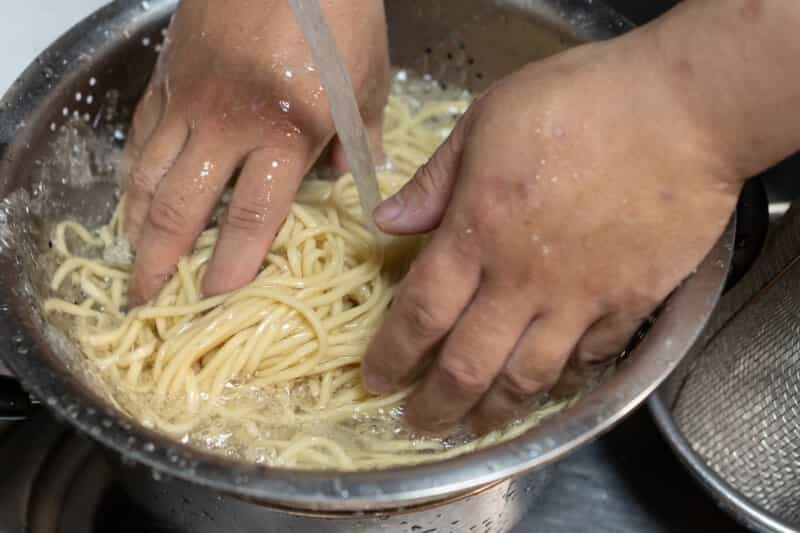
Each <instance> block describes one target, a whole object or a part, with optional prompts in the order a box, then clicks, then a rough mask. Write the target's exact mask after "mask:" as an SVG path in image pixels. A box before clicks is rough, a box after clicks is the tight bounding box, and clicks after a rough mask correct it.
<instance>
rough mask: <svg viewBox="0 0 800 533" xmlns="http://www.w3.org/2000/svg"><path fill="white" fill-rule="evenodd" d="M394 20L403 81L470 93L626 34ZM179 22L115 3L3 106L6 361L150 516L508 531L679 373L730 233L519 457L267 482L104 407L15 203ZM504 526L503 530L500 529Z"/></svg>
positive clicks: (154, 1)
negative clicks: (51, 312) (70, 127)
mask: <svg viewBox="0 0 800 533" xmlns="http://www.w3.org/2000/svg"><path fill="white" fill-rule="evenodd" d="M386 4H387V10H388V17H389V26H390V41H391V46H392V56H393V61H394V63H395V64H396V65H400V66H406V67H411V68H415V69H417V70H419V71H423V72H429V73H431V74H432V75H433V76H435V77H436V78H438V79H441V80H444V81H447V82H451V83H456V84H461V85H464V86H467V87H468V88H470V89H473V90H476V91H479V90H481V89H483V88H485V87H486V86H487V84H488V83H490V82H491V81H492V80H494V79H497V78H498V77H500V76H503V75H505V74H507V73H509V72H511V71H512V70H514V69H515V68H517V67H519V66H520V65H522V64H524V63H526V62H529V61H532V60H536V59H539V58H541V57H544V56H547V55H549V54H552V53H554V52H557V51H559V50H561V49H563V48H564V47H567V46H570V45H573V44H577V43H580V42H583V41H588V40H593V39H602V38H608V37H612V36H614V35H616V34H618V33H620V32H622V31H624V30H626V29H627V28H629V24H628V23H627V22H626V21H625V20H624V19H622V18H621V17H619V16H618V15H616V14H615V13H614V12H612V11H610V10H609V9H608V8H607V7H605V6H604V5H603V4H601V3H600V2H599V1H597V0H594V1H593V0H538V1H536V0H387V1H386ZM173 8H174V1H171V0H150V1H149V2H141V1H139V0H121V1H117V2H114V3H112V4H110V5H109V6H108V7H106V8H104V9H102V10H100V11H98V12H97V13H95V14H94V15H92V16H91V17H89V18H88V19H86V20H85V21H84V22H82V23H81V24H79V25H78V26H76V27H75V28H74V29H73V30H72V31H70V32H69V33H67V34H66V35H65V36H64V37H62V38H61V39H59V40H58V41H57V42H56V43H55V44H54V45H53V46H52V47H51V48H49V49H48V50H47V51H45V52H44V53H43V54H42V55H41V56H40V57H39V58H38V59H37V60H36V62H34V63H33V64H32V65H31V66H30V67H29V68H28V70H26V72H25V73H24V74H23V75H22V76H21V77H20V78H19V79H18V80H17V82H16V83H15V84H14V86H13V87H12V88H11V90H10V91H9V92H8V93H7V94H6V96H5V98H4V99H3V100H2V102H0V111H2V116H1V117H0V156H2V160H1V161H0V195H2V197H3V198H5V199H6V200H5V201H4V204H3V205H2V206H0V207H2V209H0V301H1V302H3V304H2V305H0V355H2V358H3V359H4V360H5V362H6V363H7V365H8V367H9V368H10V369H11V371H12V372H13V373H14V374H15V375H16V376H17V377H18V378H19V379H20V380H21V382H22V383H23V384H24V386H25V387H26V389H27V390H28V391H29V392H31V393H32V394H33V395H34V396H35V397H37V398H39V399H41V400H42V402H43V403H44V404H45V405H46V406H47V408H48V409H50V410H52V411H53V412H54V413H56V414H57V415H59V416H60V417H61V418H63V419H65V420H67V421H68V422H69V423H71V424H73V425H74V426H76V427H77V428H79V429H80V430H81V431H83V432H85V433H87V434H89V435H91V437H92V438H94V439H96V440H97V441H99V442H100V443H102V444H104V445H105V446H107V447H108V448H109V449H110V450H113V451H115V452H117V453H118V454H119V456H120V457H121V458H122V461H123V462H124V463H125V464H128V465H131V464H135V465H139V466H136V467H133V466H131V467H130V468H123V470H124V471H125V472H127V474H126V475H127V478H128V481H129V486H130V487H131V491H132V493H133V494H134V495H138V496H139V500H140V501H142V502H145V503H146V504H147V505H148V507H149V508H150V509H152V510H153V511H155V512H156V514H158V515H159V516H162V517H165V518H167V519H169V520H170V521H171V522H178V523H183V525H184V526H186V527H187V528H188V529H190V530H192V531H211V530H217V529H224V530H226V531H249V530H251V529H250V528H254V527H255V528H258V527H259V525H261V526H264V524H275V526H269V527H268V528H267V529H270V530H272V529H273V527H274V530H280V531H292V530H295V531H306V530H309V531H311V530H314V531H351V530H355V529H360V530H379V529H384V528H386V527H388V526H390V525H391V526H392V527H397V528H401V529H403V528H406V529H408V530H413V531H420V532H421V531H424V530H429V531H430V530H436V531H442V530H470V529H471V528H472V526H476V527H477V528H480V529H483V530H490V531H491V530H494V531H504V530H506V529H507V528H508V527H510V526H511V525H512V524H513V523H514V522H515V521H516V520H517V519H518V518H519V516H521V513H523V512H524V511H525V509H526V506H527V504H528V502H530V501H531V500H532V498H523V497H522V495H524V494H525V493H526V492H529V493H530V492H531V491H533V492H535V491H536V490H540V488H541V486H542V483H543V477H542V476H543V475H544V474H543V473H542V468H543V467H544V466H546V465H547V464H549V463H552V462H553V461H556V460H558V459H559V458H561V457H563V456H564V455H566V454H568V453H570V452H571V451H573V450H574V449H575V448H576V447H578V446H580V445H581V444H584V443H586V442H588V441H589V440H591V439H592V438H594V437H596V436H597V435H599V434H600V433H602V432H604V431H606V430H608V429H609V428H610V427H612V426H613V425H614V424H615V423H616V422H618V421H619V420H620V419H621V418H623V417H624V416H625V415H626V414H627V413H629V412H630V411H631V410H632V409H634V408H635V407H636V406H637V405H638V404H639V403H641V402H642V401H643V400H644V399H645V398H646V397H647V395H648V394H650V392H651V391H652V390H653V389H654V388H655V387H656V386H658V384H659V383H660V382H661V381H662V380H663V379H664V378H665V377H666V376H667V374H668V373H669V372H670V371H671V370H672V369H673V368H674V367H675V366H676V365H677V364H678V362H679V361H680V359H681V357H682V356H683V355H684V354H685V353H686V351H687V350H688V349H689V347H690V346H691V345H692V343H693V342H694V340H695V338H696V337H697V335H698V334H699V332H700V330H701V329H702V327H703V325H704V323H705V322H706V320H707V318H708V316H709V313H710V312H711V310H712V309H713V308H714V305H715V303H716V301H717V299H718V297H719V294H720V292H721V291H722V288H723V285H724V283H725V280H726V277H727V276H728V265H729V263H730V260H731V255H732V248H733V247H732V241H733V224H731V226H730V227H729V228H728V230H727V231H726V232H725V234H724V235H723V237H722V238H721V239H720V241H719V242H718V243H717V245H716V246H715V247H714V248H713V250H712V251H711V252H710V254H709V256H708V257H707V258H706V260H705V261H704V262H703V263H702V265H701V266H700V267H699V268H698V270H697V272H696V273H695V274H694V275H692V276H691V277H690V278H689V279H688V280H686V281H685V282H684V283H683V284H682V285H681V286H680V287H679V288H678V289H677V290H676V291H675V292H674V294H673V295H672V296H671V297H670V299H669V301H668V302H667V303H666V304H665V306H664V307H663V310H662V311H661V312H660V314H659V316H658V318H657V319H656V320H655V322H654V324H653V325H652V327H651V328H650V329H649V331H648V333H647V334H646V335H645V336H644V338H643V339H642V341H641V342H640V343H639V344H638V346H637V347H636V348H635V350H634V352H633V353H632V354H631V355H630V356H629V357H628V358H626V359H625V360H624V361H623V362H622V363H621V364H620V365H619V368H618V370H617V372H616V373H615V374H614V375H613V376H611V377H610V378H609V379H608V380H607V381H606V382H605V383H603V384H602V385H601V386H600V387H599V388H597V389H596V390H595V391H593V392H592V393H591V394H589V395H588V397H587V398H586V399H585V400H584V401H582V402H580V403H579V404H578V405H576V406H574V407H572V408H570V409H569V410H567V411H565V412H563V413H562V414H560V415H557V416H554V417H552V418H550V419H548V420H547V421H545V422H544V423H543V424H542V425H540V426H539V427H537V428H534V429H533V430H531V431H530V432H529V433H527V434H525V435H523V436H521V437H519V438H517V439H514V440H512V441H510V442H506V443H503V444H500V445H497V446H494V447H491V448H489V449H485V450H481V451H478V452H476V453H472V454H469V455H466V456H463V457H458V458H454V459H450V460H447V461H442V462H438V463H433V464H425V465H420V466H414V467H406V468H396V469H391V470H386V471H373V472H358V473H344V474H331V473H329V472H314V471H293V470H286V469H277V468H269V469H267V468H263V467H260V466H257V465H252V464H241V463H236V462H232V461H229V460H226V459H225V458H223V457H219V456H214V455H210V454H206V453H202V452H199V451H197V450H193V449H189V448H186V447H184V446H181V445H180V444H178V443H176V442H174V441H172V440H170V439H167V438H165V437H164V436H162V435H159V434H157V433H155V432H153V431H150V430H148V429H147V428H144V427H142V426H141V425H139V424H138V423H136V422H135V421H133V420H130V419H129V418H127V417H126V416H124V415H123V414H121V413H119V412H117V411H116V410H114V409H113V408H112V407H110V405H109V403H108V402H107V401H106V400H105V399H104V397H103V395H102V393H101V392H100V391H99V390H98V389H97V387H95V386H94V385H93V382H92V379H91V375H90V373H89V372H87V369H86V365H85V364H84V362H83V359H82V357H81V356H80V354H79V353H77V350H76V349H75V347H74V346H72V345H71V344H70V343H68V342H65V341H64V339H63V337H59V335H58V334H56V333H54V332H53V330H52V328H50V327H48V326H47V324H46V323H45V322H44V321H43V319H42V317H41V314H40V310H39V306H38V304H37V299H36V293H37V290H36V288H37V287H39V286H41V280H40V279H39V278H38V277H37V275H36V271H37V264H38V260H39V258H40V256H41V252H42V250H43V246H46V237H45V238H43V236H42V231H41V229H40V227H39V225H37V224H39V223H38V222H37V220H36V217H35V216H34V214H33V213H32V212H30V211H29V210H28V209H26V208H25V207H26V198H27V197H26V196H25V194H24V193H20V190H27V191H28V194H31V193H32V192H35V191H31V184H32V183H33V182H36V181H41V180H42V179H52V180H55V179H57V175H58V173H57V171H53V169H50V171H48V172H46V170H47V169H48V167H49V166H50V165H51V162H53V161H54V158H53V154H52V147H51V145H50V141H51V140H52V138H53V135H54V134H53V133H52V132H53V130H57V129H58V127H59V125H60V124H62V123H63V122H64V120H65V115H71V114H76V113H77V115H78V116H83V115H84V114H88V115H87V118H89V119H90V120H89V122H92V120H93V117H99V116H100V114H101V113H102V110H103V107H102V106H103V103H104V102H103V98H102V96H103V95H112V94H115V93H112V92H109V91H111V90H112V89H114V90H116V91H117V93H116V94H117V95H118V98H119V101H120V102H121V103H122V104H123V107H124V106H125V105H126V104H127V105H128V106H130V105H132V104H133V103H134V102H135V101H136V98H137V96H138V95H139V94H140V92H141V91H142V89H143V87H144V84H145V83H146V81H147V78H148V74H149V72H150V69H151V67H152V64H153V62H154V60H155V57H156V53H155V51H154V48H153V46H145V44H146V43H152V42H156V41H158V40H160V30H161V29H162V28H163V27H164V26H165V24H166V23H167V20H168V17H169V15H170V13H171V11H172V10H173ZM587 91H590V88H587ZM78 93H80V94H81V96H78ZM88 94H92V95H93V98H92V99H91V101H90V100H89V99H88V98H85V96H86V95H88ZM43 169H44V170H43ZM56 170H57V169H56ZM43 176H44V178H43ZM48 176H50V178H48ZM53 186H57V183H55V182H54V183H53ZM66 197H68V198H69V201H66V202H62V203H59V204H58V205H55V204H54V205H52V206H45V211H46V212H45V213H44V215H45V216H46V217H63V216H66V215H69V216H78V217H80V218H81V219H84V220H85V219H87V217H89V218H91V217H92V216H95V217H97V216H101V215H103V214H105V213H107V212H108V207H109V205H110V202H111V198H112V197H111V196H110V188H109V187H105V188H103V187H95V188H93V189H87V190H81V191H78V194H74V191H73V194H72V195H71V196H69V195H67V196H65V198H66ZM11 198H14V201H10V199H11ZM48 209H50V210H49V211H48ZM155 481H158V483H154V482H155ZM515 494H516V495H517V498H516V499H515V497H514V495H515ZM514 502H516V503H514ZM400 509H405V511H402V510H400ZM501 512H502V513H505V516H506V518H505V519H501V518H498V516H499V515H500V514H501ZM354 513H370V514H369V515H368V516H358V515H357V514H354ZM404 513H405V514H404ZM385 517H390V518H389V520H390V521H389V522H386V521H385V520H386V518H385ZM210 520H218V521H217V522H212V521H210ZM459 524H460V525H459ZM431 528H434V529H431ZM472 530H474V529H472Z"/></svg>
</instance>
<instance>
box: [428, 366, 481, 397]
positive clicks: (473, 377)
mask: <svg viewBox="0 0 800 533" xmlns="http://www.w3.org/2000/svg"><path fill="white" fill-rule="evenodd" d="M439 372H441V374H442V376H443V377H444V379H445V380H446V381H447V382H449V383H451V384H453V385H455V386H456V388H457V389H459V390H461V391H462V392H464V393H466V394H467V395H469V396H471V397H477V396H481V395H482V394H483V393H485V392H486V391H487V390H489V386H490V385H491V379H490V377H489V376H486V375H485V373H484V372H481V370H480V369H479V368H477V367H476V366H475V365H473V364H470V362H469V361H468V360H467V359H465V358H449V359H440V362H439Z"/></svg>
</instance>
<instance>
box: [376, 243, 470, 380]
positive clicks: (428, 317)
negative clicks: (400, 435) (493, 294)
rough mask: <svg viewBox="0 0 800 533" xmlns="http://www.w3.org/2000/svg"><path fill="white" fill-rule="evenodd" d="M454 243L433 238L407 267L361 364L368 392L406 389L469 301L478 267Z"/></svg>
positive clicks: (464, 251) (458, 245) (460, 244)
mask: <svg viewBox="0 0 800 533" xmlns="http://www.w3.org/2000/svg"><path fill="white" fill-rule="evenodd" d="M457 240H458V239H457V238H453V237H451V236H450V235H449V234H445V233H437V234H436V235H434V237H433V240H432V241H431V243H430V244H429V245H428V247H427V248H425V250H423V251H422V253H421V254H420V256H419V257H418V258H417V260H416V261H415V262H414V264H413V265H412V266H411V270H410V271H409V272H408V274H407V276H406V279H405V281H404V283H403V287H402V288H401V289H400V291H399V292H398V294H397V295H396V296H395V299H394V301H393V303H392V306H391V307H390V308H389V312H388V315H387V317H386V320H385V321H384V323H383V326H381V328H380V330H379V331H378V333H377V334H376V335H375V337H374V338H373V339H372V342H370V345H369V348H368V349H367V353H366V355H365V356H364V361H363V363H362V373H363V376H364V383H365V385H366V387H367V389H368V390H370V391H371V392H373V393H376V394H381V393H387V392H390V391H392V390H396V389H398V388H400V387H402V386H404V385H406V384H408V383H409V382H410V381H411V380H412V379H413V377H414V376H415V375H416V373H417V370H418V369H419V367H420V366H421V365H422V364H424V362H425V360H426V355H428V354H429V352H430V350H431V349H432V348H433V347H434V346H435V345H436V344H437V343H439V341H441V340H442V339H443V338H444V337H445V335H446V334H447V332H448V331H449V330H450V328H451V327H452V326H453V324H454V323H455V322H456V320H457V319H458V317H459V315H461V312H462V311H463V310H464V308H465V307H466V306H467V304H468V303H469V301H470V300H471V299H472V297H473V295H474V293H475V290H476V289H477V287H478V282H479V280H480V266H479V263H478V261H477V260H476V259H475V257H474V256H472V255H471V251H470V250H469V249H467V248H465V246H463V244H462V243H458V242H457Z"/></svg>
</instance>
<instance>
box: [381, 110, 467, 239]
mask: <svg viewBox="0 0 800 533" xmlns="http://www.w3.org/2000/svg"><path fill="white" fill-rule="evenodd" d="M466 122H467V121H466V116H464V117H462V118H461V120H459V121H458V123H457V124H456V127H455V128H454V129H453V131H452V132H451V133H450V136H449V137H448V138H447V140H445V142H444V144H442V145H441V146H439V148H438V149H437V150H436V152H434V154H433V156H432V157H431V158H430V160H428V162H427V163H425V164H424V165H423V166H422V167H420V169H419V170H417V172H416V174H414V177H413V178H411V181H409V182H408V183H406V184H405V185H404V186H403V188H402V189H400V190H399V191H397V193H396V194H394V195H393V196H391V197H390V198H387V199H386V200H384V201H383V202H382V203H381V204H380V205H379V206H378V207H377V208H376V209H375V212H374V213H373V217H374V219H375V223H376V224H377V225H378V227H379V228H380V229H381V230H382V231H385V232H386V233H390V234H393V235H407V234H411V233H423V232H426V231H430V230H432V229H434V228H436V227H437V226H438V225H439V223H440V222H441V221H442V217H443V216H444V212H445V209H446V208H447V204H448V202H449V201H450V195H451V193H452V191H453V185H454V184H455V182H456V177H457V175H458V169H459V166H460V162H461V153H462V151H463V147H464V138H465V136H466V135H465V130H466V128H467V125H466Z"/></svg>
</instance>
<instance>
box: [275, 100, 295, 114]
mask: <svg viewBox="0 0 800 533" xmlns="http://www.w3.org/2000/svg"><path fill="white" fill-rule="evenodd" d="M278 105H279V106H280V108H281V111H283V112H284V113H288V112H289V110H290V109H292V104H291V103H290V102H289V101H288V100H280V101H279V102H278Z"/></svg>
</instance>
